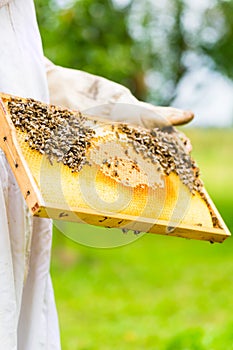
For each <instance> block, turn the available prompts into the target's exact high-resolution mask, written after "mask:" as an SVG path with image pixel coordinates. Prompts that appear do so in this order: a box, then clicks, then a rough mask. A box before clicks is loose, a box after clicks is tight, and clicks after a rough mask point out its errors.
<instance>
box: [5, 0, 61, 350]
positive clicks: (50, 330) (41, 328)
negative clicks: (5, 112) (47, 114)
mask: <svg viewBox="0 0 233 350" xmlns="http://www.w3.org/2000/svg"><path fill="white" fill-rule="evenodd" d="M0 92H4V93H9V94H14V95H17V96H22V97H32V98H35V99H38V100H41V101H44V102H49V95H48V86H47V81H46V74H45V69H44V61H43V52H42V46H41V39H40V35H39V31H38V27H37V22H36V16H35V9H34V4H33V2H32V1H31V0H11V1H6V0H0ZM51 233H52V231H51V221H50V220H48V219H39V218H34V219H33V218H32V217H31V215H30V214H29V212H28V209H27V207H26V205H25V201H24V199H23V197H22V195H21V192H20V190H19V187H18V185H17V183H16V181H15V178H14V176H13V174H12V172H11V170H10V168H9V165H8V163H7V161H6V159H5V156H4V154H3V152H2V151H1V150H0V348H1V349H4V350H32V349H33V350H40V349H41V350H42V349H46V350H47V349H49V350H50V349H51V350H59V349H60V337H59V331H58V321H57V314H56V307H55V302H54V295H53V289H52V285H51V280H50V275H49V265H50V249H51Z"/></svg>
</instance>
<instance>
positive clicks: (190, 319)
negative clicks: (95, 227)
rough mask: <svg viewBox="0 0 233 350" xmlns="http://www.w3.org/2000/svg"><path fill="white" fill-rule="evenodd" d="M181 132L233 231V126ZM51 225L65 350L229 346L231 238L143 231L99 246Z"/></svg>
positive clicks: (232, 337) (220, 349)
mask: <svg viewBox="0 0 233 350" xmlns="http://www.w3.org/2000/svg"><path fill="white" fill-rule="evenodd" d="M186 133H187V134H188V135H189V136H190V138H191V140H192V143H193V147H194V152H193V154H194V155H195V158H196V159H197V160H198V163H199V165H200V167H201V170H202V178H203V179H204V181H205V184H206V187H207V189H208V191H209V193H210V194H211V196H212V198H213V199H214V201H215V204H216V206H217V207H218V209H219V211H220V212H221V214H222V216H223V217H224V219H225V221H226V223H227V224H228V227H229V228H230V229H231V230H232V232H233V187H232V179H233V165H232V151H233V130H208V129H206V130H188V129H186ZM54 231H55V232H54V244H53V255H52V278H53V283H54V289H55V295H56V300H57V308H58V312H59V318H60V326H61V337H62V345H63V350H99V349H100V350H116V349H117V350H126V349H127V350H128V349H129V350H131V349H134V350H137V349H140V350H142V349H151V350H152V349H153V350H156V349H158V350H231V349H233V300H232V295H233V243H232V240H231V239H228V240H227V241H226V242H225V243H223V244H214V245H211V244H209V243H208V242H199V241H189V240H185V239H179V238H173V237H163V236H159V235H149V234H148V235H145V236H142V238H140V239H138V240H137V241H136V242H134V243H132V244H129V245H127V246H124V247H121V248H115V249H106V250H105V249H94V248H88V247H85V246H81V245H79V244H77V243H74V242H72V241H70V240H68V239H67V238H65V237H64V236H63V235H61V234H60V233H58V232H57V230H56V229H55V230H54ZM119 234H121V233H119Z"/></svg>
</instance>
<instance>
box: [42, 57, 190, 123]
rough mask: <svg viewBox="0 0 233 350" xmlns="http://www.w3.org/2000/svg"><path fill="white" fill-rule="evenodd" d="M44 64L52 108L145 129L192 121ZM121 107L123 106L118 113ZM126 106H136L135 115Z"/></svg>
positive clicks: (101, 81) (87, 76) (96, 80)
mask: <svg viewBox="0 0 233 350" xmlns="http://www.w3.org/2000/svg"><path fill="white" fill-rule="evenodd" d="M45 64H46V70H47V79H48V85H49V93H50V102H51V103H53V104H57V105H60V106H64V107H67V108H70V109H79V110H81V111H86V112H90V113H92V114H97V115H99V116H101V117H105V118H108V119H111V120H114V121H125V122H128V123H132V124H137V125H142V126H144V127H147V128H154V127H156V126H161V125H168V124H172V125H180V124H185V123H188V122H189V121H191V120H192V119H193V113H192V112H187V111H182V110H179V109H176V108H172V107H158V106H153V105H151V104H149V103H145V102H141V101H139V100H137V99H136V97H134V96H133V95H132V94H131V92H130V91H129V90H128V89H127V88H125V87H124V86H122V85H120V84H117V83H114V82H112V81H110V80H107V79H105V78H102V77H99V76H96V75H92V74H89V73H86V72H82V71H79V70H74V69H69V68H63V67H60V66H56V65H54V64H53V63H52V62H51V61H49V60H48V59H46V58H45ZM121 104H124V105H122V108H120V109H119V106H120V105H121ZM126 104H129V105H136V106H137V113H134V111H133V110H132V109H131V108H130V107H129V108H127V106H126ZM96 106H99V107H96ZM139 107H141V108H139ZM140 110H141V112H140V113H138V111H140ZM132 111H133V113H132ZM135 112H136V110H135Z"/></svg>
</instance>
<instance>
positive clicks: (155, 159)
mask: <svg viewBox="0 0 233 350" xmlns="http://www.w3.org/2000/svg"><path fill="white" fill-rule="evenodd" d="M8 109H9V112H10V115H11V118H12V121H13V123H14V125H15V127H16V128H18V129H20V130H21V131H22V132H25V133H26V136H25V142H27V143H28V145H29V146H30V148H31V149H34V150H37V151H39V152H40V153H41V154H45V155H46V156H47V157H48V159H49V161H50V163H51V164H53V162H54V161H57V162H62V163H63V164H64V165H67V166H68V167H70V168H71V170H72V172H79V171H80V170H81V169H82V167H83V166H84V165H85V164H89V161H88V160H87V157H86V154H87V150H88V148H89V147H90V145H91V139H92V138H93V137H94V136H95V128H96V120H93V119H92V121H91V122H90V120H88V118H87V117H86V116H84V115H83V114H81V113H80V112H72V111H70V110H67V109H62V108H58V107H55V106H53V105H46V104H43V103H40V102H37V101H35V100H33V99H29V100H27V101H26V102H25V101H23V100H21V99H20V98H12V99H11V101H9V102H8ZM111 130H112V132H113V133H115V137H116V140H117V139H119V138H120V137H121V135H122V134H124V135H126V137H127V142H128V144H129V146H132V147H133V149H134V151H135V152H136V153H137V154H138V155H140V156H141V157H142V158H143V159H150V161H151V162H152V163H157V164H158V163H159V164H160V167H161V169H162V171H163V173H164V174H165V175H169V174H170V173H171V172H175V173H176V174H177V175H178V176H179V177H180V179H181V181H182V182H183V184H184V185H186V186H187V187H188V188H189V190H190V192H191V193H194V192H195V191H199V192H201V190H202V186H203V185H202V182H201V180H200V179H199V169H198V167H197V165H196V164H195V162H194V161H193V160H192V159H191V157H190V156H189V154H187V152H186V151H185V148H184V144H183V143H182V141H181V140H180V139H179V137H178V136H177V135H174V133H170V132H169V131H166V130H165V131H163V130H161V129H159V128H156V129H153V130H146V129H143V128H139V127H133V126H130V125H128V124H115V125H114V124H113V125H112V129H111ZM125 152H126V156H127V153H128V151H127V150H126V151H125ZM109 162H110V160H108V159H104V160H103V163H105V164H107V165H109V164H110V163H109ZM114 162H115V163H114V164H115V165H116V164H117V163H118V160H114ZM109 166H110V165H109ZM114 169H115V170H114V173H115V176H116V177H117V176H118V173H117V166H115V168H114Z"/></svg>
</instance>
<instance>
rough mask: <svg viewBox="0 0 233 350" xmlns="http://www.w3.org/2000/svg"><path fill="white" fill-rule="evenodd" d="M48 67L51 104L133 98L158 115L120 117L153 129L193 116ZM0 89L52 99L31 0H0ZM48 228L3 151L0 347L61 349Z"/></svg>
mask: <svg viewBox="0 0 233 350" xmlns="http://www.w3.org/2000/svg"><path fill="white" fill-rule="evenodd" d="M46 65H47V68H48V76H47V77H48V81H49V89H50V93H51V101H52V102H53V103H57V104H59V105H61V104H62V105H64V106H66V107H69V108H79V109H81V110H83V109H86V108H88V107H92V106H95V105H101V104H106V103H108V104H110V105H111V106H114V105H115V104H116V103H129V104H136V105H137V106H143V108H145V107H148V108H149V110H150V111H154V112H156V113H155V114H153V113H152V114H151V113H149V114H148V116H147V118H146V119H145V120H144V119H141V115H139V119H137V118H136V119H135V120H133V119H132V114H131V115H130V116H129V115H124V116H122V119H123V120H129V121H130V122H132V123H137V124H142V125H147V126H148V125H150V126H153V127H154V126H156V121H158V120H159V119H160V116H162V118H164V117H165V119H166V118H168V120H169V121H170V122H171V123H174V124H180V123H182V122H187V121H189V120H190V119H191V118H192V114H190V113H185V112H183V111H179V110H175V109H170V108H167V109H166V108H162V109H161V108H160V107H154V106H151V105H147V104H144V103H142V102H139V101H137V100H136V99H135V97H133V96H132V94H131V93H130V92H129V90H127V89H126V88H124V87H122V86H121V85H119V84H115V83H113V82H110V81H108V80H106V79H103V78H100V77H96V76H93V75H90V74H87V73H84V72H80V71H74V70H71V69H65V68H61V67H57V66H54V65H53V64H51V63H50V62H49V61H47V63H46ZM0 91H1V92H5V93H9V94H13V95H17V96H22V97H32V98H35V99H37V100H40V101H44V102H48V101H49V94H48V86H47V81H46V74H45V62H44V58H43V52H42V46H41V39H40V35H39V31H38V27H37V22H36V17H35V10H34V5H33V2H32V0H0ZM103 112H104V111H103ZM105 112H106V110H105ZM120 115H121V114H119V113H117V114H116V115H114V113H112V111H111V110H108V113H107V114H106V113H105V117H107V118H109V117H111V118H112V119H115V117H116V116H120ZM148 118H149V119H148ZM118 120H119V119H118ZM148 123H149V124H148ZM51 232H52V231H51V221H50V220H48V219H39V218H32V217H31V215H30V214H29V213H28V210H27V208H26V205H25V202H24V200H23V197H22V195H21V193H20V190H19V188H18V185H17V184H16V182H15V179H14V176H13V174H12V172H11V170H10V168H9V166H8V163H7V162H6V159H5V156H4V154H3V152H2V151H1V150H0V349H3V350H42V349H43V350H58V349H60V336H59V329H58V321H57V313H56V307H55V301H54V295H53V289H52V284H51V280H50V275H49V265H50V249H51Z"/></svg>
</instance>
